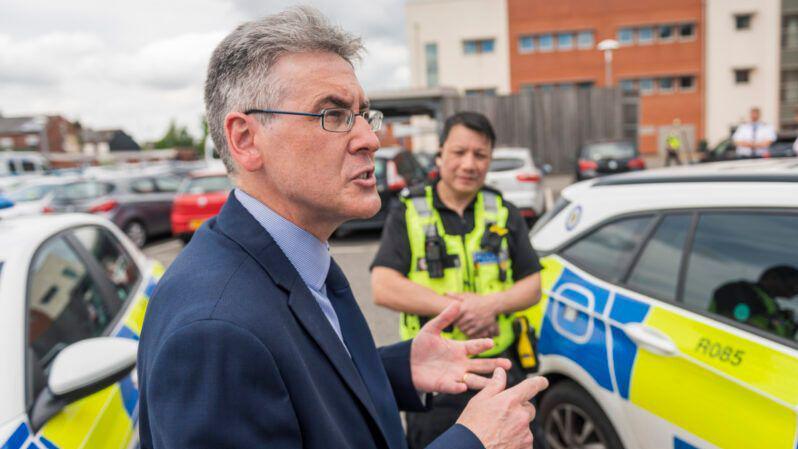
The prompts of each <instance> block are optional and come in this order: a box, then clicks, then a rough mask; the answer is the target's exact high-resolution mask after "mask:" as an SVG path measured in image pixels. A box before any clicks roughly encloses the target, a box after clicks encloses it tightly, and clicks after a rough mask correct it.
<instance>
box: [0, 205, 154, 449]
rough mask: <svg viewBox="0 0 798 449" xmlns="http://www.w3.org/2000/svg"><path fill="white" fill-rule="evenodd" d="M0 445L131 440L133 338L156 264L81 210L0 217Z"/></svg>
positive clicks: (73, 448)
mask: <svg viewBox="0 0 798 449" xmlns="http://www.w3.org/2000/svg"><path fill="white" fill-rule="evenodd" d="M0 248H3V249H2V251H0V309H2V313H0V353H2V354H3V363H0V391H2V398H3V401H2V405H0V447H2V448H23V447H24V448H61V449H78V448H84V447H85V448H101V447H102V448H105V447H119V448H123V447H137V443H138V432H137V429H136V423H137V421H138V416H137V413H138V397H139V392H138V386H137V383H136V375H135V372H132V371H131V370H133V369H134V366H135V363H136V352H137V340H138V336H139V334H140V332H141V325H142V322H143V319H144V313H145V310H146V307H147V301H148V298H149V296H150V294H151V293H152V291H153V289H154V287H155V284H156V282H157V280H158V279H159V278H160V276H161V275H162V273H163V267H162V266H161V265H160V264H159V263H158V262H155V261H153V260H150V259H148V258H147V257H146V256H144V254H142V253H141V251H139V249H138V248H136V246H135V245H134V244H133V243H132V242H131V241H130V240H129V239H127V237H126V236H125V235H124V234H123V233H122V232H121V231H119V229H118V228H117V227H116V226H114V225H113V224H112V223H111V222H109V221H108V220H106V219H103V218H102V217H98V216H93V215H87V214H64V215H60V216H48V215H39V216H27V217H14V218H4V219H0Z"/></svg>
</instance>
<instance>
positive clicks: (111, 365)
mask: <svg viewBox="0 0 798 449" xmlns="http://www.w3.org/2000/svg"><path fill="white" fill-rule="evenodd" d="M137 352H138V343H137V342H136V341H134V340H130V339H127V338H117V337H99V338H89V339H86V340H81V341H79V342H77V343H73V344H71V345H69V346H67V347H66V348H64V349H63V350H62V351H61V352H60V353H58V355H57V356H56V358H55V360H54V361H53V364H52V367H51V369H50V375H49V376H48V378H47V387H46V388H45V389H44V390H43V391H42V392H41V394H39V397H37V398H36V402H35V403H34V405H33V409H32V411H31V427H32V428H33V429H34V432H36V431H38V430H39V429H41V427H42V426H43V425H44V424H45V423H47V421H48V420H49V419H50V418H52V417H53V416H55V415H56V414H58V412H60V411H61V410H62V409H63V408H64V407H66V406H67V405H69V404H71V403H73V402H75V401H78V400H80V399H83V398H85V397H87V396H91V395H93V394H94V393H97V392H99V391H102V390H104V389H105V388H108V387H110V386H111V385H113V384H115V383H117V382H119V381H120V380H122V379H124V378H125V377H126V376H127V375H128V374H130V372H131V371H132V370H133V368H134V367H135V366H136V354H137Z"/></svg>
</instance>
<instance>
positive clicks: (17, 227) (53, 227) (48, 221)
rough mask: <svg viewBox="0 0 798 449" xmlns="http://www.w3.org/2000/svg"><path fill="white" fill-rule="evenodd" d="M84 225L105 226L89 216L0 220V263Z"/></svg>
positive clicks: (59, 215)
mask: <svg viewBox="0 0 798 449" xmlns="http://www.w3.org/2000/svg"><path fill="white" fill-rule="evenodd" d="M86 224H99V225H107V221H106V220H104V219H102V218H100V217H97V216H95V215H90V214H52V215H50V214H47V215H25V216H16V217H9V218H3V219H0V248H3V251H1V252H0V262H3V261H5V260H12V259H13V258H14V256H15V255H16V254H18V252H19V251H20V250H23V249H30V248H36V247H38V246H39V245H40V244H41V242H43V241H44V240H46V239H47V238H49V237H50V236H51V235H53V234H55V233H58V232H60V231H62V230H65V229H69V228H72V227H75V226H80V225H86Z"/></svg>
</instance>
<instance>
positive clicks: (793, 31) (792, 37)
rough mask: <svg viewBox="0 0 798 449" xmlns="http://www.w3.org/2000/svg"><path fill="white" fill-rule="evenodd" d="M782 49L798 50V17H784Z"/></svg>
mask: <svg viewBox="0 0 798 449" xmlns="http://www.w3.org/2000/svg"><path fill="white" fill-rule="evenodd" d="M781 48H798V16H784V19H783V20H782V28H781Z"/></svg>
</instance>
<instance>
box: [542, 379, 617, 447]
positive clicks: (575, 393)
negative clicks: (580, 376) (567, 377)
mask: <svg viewBox="0 0 798 449" xmlns="http://www.w3.org/2000/svg"><path fill="white" fill-rule="evenodd" d="M539 416H540V419H541V427H542V430H543V435H542V436H543V438H542V439H543V440H544V441H543V443H544V447H545V448H546V449H576V448H590V449H623V445H622V444H621V440H620V439H619V438H618V434H617V433H616V432H615V429H614V428H613V427H612V423H610V420H609V418H607V415H605V414H604V412H603V411H602V410H601V407H599V405H598V404H596V401H594V400H593V398H591V397H590V394H588V393H587V392H586V391H585V390H584V389H582V388H580V387H579V386H578V385H576V384H575V383H573V382H570V381H563V382H560V383H558V384H556V385H554V387H552V388H551V390H549V391H548V392H547V393H546V395H545V396H543V399H542V401H541V403H540V413H539Z"/></svg>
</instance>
